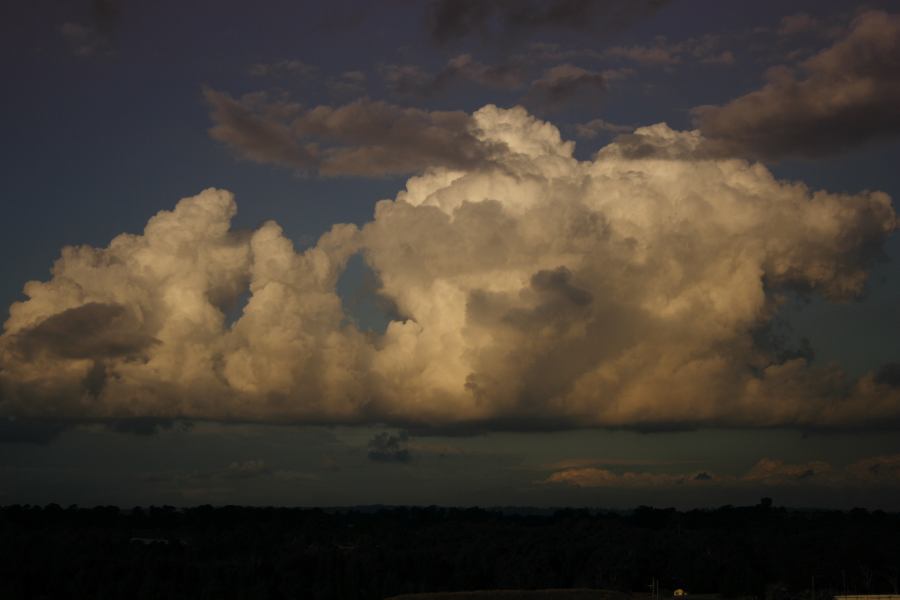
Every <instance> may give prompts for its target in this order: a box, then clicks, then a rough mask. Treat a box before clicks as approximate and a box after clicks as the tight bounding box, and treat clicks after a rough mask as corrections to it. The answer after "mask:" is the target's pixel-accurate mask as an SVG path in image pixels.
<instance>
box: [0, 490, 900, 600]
mask: <svg viewBox="0 0 900 600" xmlns="http://www.w3.org/2000/svg"><path fill="white" fill-rule="evenodd" d="M898 570H900V515H898V514H893V513H890V514H888V513H884V512H880V511H874V512H869V511H866V510H863V509H854V510H852V511H849V512H838V511H797V510H785V509H782V508H774V507H772V506H771V503H770V502H768V501H765V500H764V501H763V502H762V503H760V505H758V506H754V507H730V506H729V507H722V508H718V509H715V510H694V511H688V512H678V511H675V510H674V509H653V508H647V507H640V508H638V509H636V510H634V511H628V512H606V511H596V510H581V509H566V510H559V511H556V512H547V513H546V514H541V513H539V512H536V511H535V512H532V513H530V514H529V513H527V512H520V513H513V512H511V511H492V510H482V509H455V508H438V507H429V508H382V509H378V510H372V509H369V510H320V509H292V508H244V507H234V506H229V507H223V508H214V507H211V506H200V507H196V508H189V509H176V508H173V507H150V508H136V509H129V510H120V509H119V508H116V507H98V508H78V507H69V508H62V507H59V506H56V505H49V506H45V507H37V506H8V507H5V508H0V598H4V599H7V598H9V599H14V598H54V599H56V598H91V599H92V600H101V599H120V598H129V599H145V598H146V599H150V598H154V599H155V598H165V599H177V598H191V599H202V598H210V599H213V598H215V599H217V600H220V599H232V598H235V599H237V598H271V599H276V598H311V599H320V598H321V599H329V600H331V599H343V598H347V599H357V598H358V599H380V598H384V597H387V596H391V595H396V594H401V593H412V592H432V591H453V590H474V589H500V588H518V589H536V588H605V589H611V590H621V591H632V592H641V593H644V592H646V590H647V589H648V588H647V586H648V584H649V583H650V581H651V579H654V578H655V579H657V580H658V581H659V582H660V586H661V587H662V589H664V590H666V589H669V590H671V589H674V588H675V587H684V588H685V589H687V590H688V591H689V592H692V593H693V592H696V593H719V594H722V595H724V596H730V597H739V596H755V597H757V598H760V599H762V598H766V599H769V600H790V599H793V598H796V599H798V600H799V599H804V600H808V599H812V600H816V599H818V600H825V599H826V598H830V596H831V595H833V594H837V593H843V592H850V593H885V592H889V593H896V592H897V586H898V575H900V573H898ZM663 597H665V596H663Z"/></svg>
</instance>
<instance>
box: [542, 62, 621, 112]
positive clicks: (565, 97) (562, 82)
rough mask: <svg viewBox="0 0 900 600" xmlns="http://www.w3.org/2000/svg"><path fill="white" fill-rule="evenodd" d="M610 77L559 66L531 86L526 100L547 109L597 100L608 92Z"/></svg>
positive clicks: (576, 68)
mask: <svg viewBox="0 0 900 600" xmlns="http://www.w3.org/2000/svg"><path fill="white" fill-rule="evenodd" d="M617 73H618V72H617ZM609 75H610V74H607V73H599V72H597V71H589V70H587V69H583V68H581V67H577V66H575V65H571V64H562V65H557V66H555V67H551V68H550V69H547V70H546V71H544V73H543V75H542V76H541V78H540V79H537V80H535V81H534V82H533V83H532V84H531V89H530V90H529V92H528V97H527V98H526V100H527V101H528V102H529V103H531V104H537V105H539V106H541V107H543V108H546V109H557V108H560V107H562V106H564V105H565V104H567V103H569V102H572V101H574V100H577V99H583V98H586V97H588V96H589V97H592V98H595V97H596V95H597V94H599V93H603V92H605V91H606V89H607V80H608V76H609ZM613 77H615V75H613Z"/></svg>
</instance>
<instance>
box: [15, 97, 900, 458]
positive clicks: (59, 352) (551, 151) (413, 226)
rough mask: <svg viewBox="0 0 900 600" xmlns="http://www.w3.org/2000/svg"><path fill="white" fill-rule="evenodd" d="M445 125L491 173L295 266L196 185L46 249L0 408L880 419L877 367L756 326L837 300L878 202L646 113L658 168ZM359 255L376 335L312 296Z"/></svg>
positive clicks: (831, 422) (867, 258)
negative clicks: (789, 298)
mask: <svg viewBox="0 0 900 600" xmlns="http://www.w3.org/2000/svg"><path fill="white" fill-rule="evenodd" d="M226 100H227V101H228V102H237V101H235V100H233V99H230V98H226ZM350 106H353V105H350ZM358 108H359V110H363V111H366V110H368V109H369V108H370V107H369V105H368V104H366V103H362V104H360V105H359V106H358ZM317 110H318V109H313V110H311V111H300V114H303V115H314V116H304V117H302V118H301V122H302V125H300V126H297V127H298V128H302V127H306V128H308V129H304V130H303V131H317V130H315V129H314V127H322V128H325V129H326V130H328V131H341V132H343V131H350V128H351V125H349V123H353V122H354V121H353V119H352V118H351V116H350V115H347V116H340V117H334V118H335V119H337V121H338V122H337V123H332V121H331V120H330V119H331V118H332V117H331V115H333V114H334V112H335V111H334V109H324V110H322V111H321V114H320V113H317V112H316V111H317ZM353 110H356V109H353ZM372 110H374V111H375V112H376V113H377V112H379V111H385V112H384V113H383V114H386V115H395V114H397V113H396V112H395V111H396V110H397V109H395V108H391V107H385V106H384V105H379V106H378V107H375V108H373V109H372ZM351 112H352V111H351ZM429 114H430V115H431V117H429V116H428V115H429ZM453 115H454V116H453V117H452V119H456V118H457V116H455V115H456V113H453ZM398 117H399V118H401V120H402V119H403V118H410V119H413V120H417V119H424V120H425V121H426V122H428V119H429V118H434V119H437V117H434V115H433V113H414V114H413V116H410V115H409V114H407V113H406V112H404V111H401V112H400V113H399V115H398ZM462 117H464V118H462ZM462 117H459V119H460V123H464V124H465V126H466V127H467V129H466V130H465V133H464V138H463V139H469V138H472V140H473V141H472V142H471V143H472V144H473V146H474V147H477V148H486V147H487V148H492V152H493V154H492V155H491V160H490V161H473V162H471V163H470V162H468V161H458V162H456V163H454V165H453V166H448V165H447V164H446V162H447V161H444V160H442V158H433V156H434V155H433V154H432V155H429V156H426V157H423V158H421V159H420V160H421V161H422V162H425V161H429V160H433V161H434V162H435V163H436V164H435V166H432V167H430V168H428V169H426V170H425V171H424V172H422V173H421V174H419V175H416V176H414V177H412V178H410V179H409V180H408V182H407V184H406V187H405V189H404V190H403V191H401V192H400V193H398V194H397V196H396V198H394V199H393V200H383V201H381V202H379V203H378V204H377V205H376V207H375V214H374V218H373V220H372V221H371V222H369V223H367V224H365V225H364V226H363V227H361V228H360V227H356V226H354V225H335V226H334V227H333V228H332V230H331V231H329V232H328V233H326V234H325V235H323V236H322V237H321V239H319V241H318V242H317V243H316V244H315V245H314V246H313V247H311V248H309V249H307V250H305V251H303V252H297V251H296V250H295V249H294V247H293V244H292V243H291V241H290V240H289V239H287V238H286V237H285V236H284V234H283V232H282V231H281V229H280V227H279V226H278V225H277V224H275V223H273V222H269V223H265V224H263V225H261V226H260V227H259V228H257V229H254V230H251V231H240V230H233V229H232V228H231V227H230V222H231V219H232V217H233V216H234V214H235V211H236V203H235V201H234V198H233V197H232V195H231V194H230V193H228V192H226V191H222V190H214V189H210V190H206V191H204V192H202V193H201V194H199V195H197V196H194V197H191V198H186V199H183V200H181V201H180V202H179V203H178V204H177V205H176V207H175V208H174V210H167V211H161V212H160V213H159V214H157V215H156V216H154V217H153V218H152V219H150V221H149V222H148V224H147V226H146V228H145V229H144V231H143V233H141V234H123V235H120V236H118V237H116V238H115V239H113V240H112V242H111V243H110V244H109V246H107V247H105V248H93V247H89V246H80V247H67V248H65V249H64V250H63V252H62V255H61V256H60V258H59V259H58V260H57V261H56V263H55V264H54V266H53V269H52V273H51V275H52V276H51V278H50V279H49V280H48V281H44V282H37V281H32V282H28V283H27V284H26V285H25V289H24V293H25V296H26V297H27V299H26V300H25V301H23V302H17V303H15V304H13V306H12V307H11V308H10V317H9V319H8V321H7V322H6V324H5V329H4V333H3V335H2V337H0V416H13V415H14V416H17V417H21V418H32V419H40V418H52V419H54V420H56V421H65V420H67V419H69V420H91V419H93V420H99V421H109V420H120V419H128V418H136V417H144V418H147V417H152V418H158V419H186V420H203V419H206V420H219V421H251V422H272V423H363V422H365V423H382V424H389V425H392V426H396V427H401V428H403V429H405V430H412V431H416V432H419V433H421V432H425V431H428V430H429V428H432V429H435V430H442V431H450V430H453V429H454V428H458V429H461V430H466V428H468V429H469V430H473V429H477V428H480V429H487V428H505V429H514V428H518V429H540V428H544V429H546V428H559V427H569V426H578V427H583V426H601V427H630V428H638V429H652V428H660V427H662V428H672V427H691V426H698V425H705V426H716V425H721V426H754V427H759V426H802V427H848V426H852V427H855V426H866V425H869V424H873V423H874V424H878V425H879V426H885V425H886V426H896V425H897V423H898V417H900V387H898V386H896V385H894V378H893V376H892V375H891V373H893V371H892V370H891V369H887V370H882V371H878V372H870V373H868V374H866V375H864V376H862V377H861V378H859V379H856V380H852V379H850V378H848V377H847V376H846V375H845V374H844V373H843V372H842V371H841V370H840V369H839V368H838V367H836V366H834V365H830V366H816V365H814V364H812V363H810V362H809V360H808V355H806V354H804V353H793V354H792V353H787V354H785V353H783V352H782V350H783V349H778V348H775V347H773V345H772V344H769V343H762V342H760V335H759V331H760V330H761V329H763V328H765V327H766V326H767V324H769V323H771V322H772V320H773V318H774V316H775V314H776V313H777V310H778V307H779V305H780V303H781V302H782V300H783V298H784V295H785V294H786V293H787V292H788V291H790V292H791V293H794V292H795V291H797V290H800V291H801V292H802V293H806V294H817V295H821V296H823V297H824V298H826V299H829V300H840V301H844V300H849V299H852V298H854V297H855V296H856V295H858V294H859V293H861V291H862V290H863V287H864V284H865V281H866V278H867V269H868V268H869V266H870V265H871V263H872V262H873V261H874V260H875V259H877V258H878V256H879V254H878V253H879V249H880V247H881V246H882V244H883V243H884V241H885V240H886V239H887V237H888V236H889V235H891V234H892V232H893V231H894V230H895V227H896V223H897V222H896V217H895V214H894V211H893V209H892V207H891V202H890V198H889V197H888V196H887V195H886V194H884V193H881V192H863V193H859V194H833V193H829V192H826V191H812V190H810V189H808V188H807V187H806V186H805V185H803V184H802V183H792V182H786V181H780V180H778V179H776V178H775V177H773V175H772V174H771V173H770V172H769V171H768V170H767V169H766V168H765V167H764V166H763V165H761V164H753V163H749V162H747V161H744V160H738V159H717V158H698V157H697V156H696V155H695V154H693V152H694V149H695V147H696V146H698V145H702V143H703V138H702V135H701V134H700V133H698V132H678V131H673V130H672V129H670V128H668V127H667V126H665V125H663V124H659V125H654V126H651V127H646V128H640V129H638V130H636V131H635V133H634V135H635V136H638V137H640V138H641V140H642V142H641V143H643V144H645V145H648V146H650V147H652V148H658V149H662V150H664V151H665V154H666V155H665V156H664V157H660V156H658V153H649V154H646V155H641V154H640V153H637V154H635V153H634V152H631V151H630V150H629V149H628V147H627V144H625V145H623V143H622V142H619V141H614V142H613V143H611V144H609V145H607V146H605V147H604V148H602V149H601V150H600V151H599V152H598V153H597V154H596V156H595V157H594V158H593V159H592V160H587V161H579V160H577V159H576V158H575V157H574V156H573V151H574V144H573V143H572V142H570V141H565V140H563V139H562V138H561V136H560V133H559V131H558V130H557V128H556V127H554V126H553V125H551V124H550V123H547V122H543V121H540V120H538V119H536V118H534V117H533V116H531V115H529V114H528V113H527V112H526V111H525V110H524V109H522V108H513V109H508V110H505V109H500V108H497V107H494V106H486V107H484V108H482V109H480V110H478V111H476V112H475V113H474V114H473V115H462ZM447 118H451V117H447ZM320 123H323V124H322V125H319V124H320ZM345 127H346V128H347V129H344V128H345ZM398 127H399V129H400V130H401V131H403V130H404V125H402V124H401V125H400V126H398ZM328 128H332V129H328ZM369 131H374V129H370V130H369ZM292 135H293V134H292ZM347 135H348V136H349V135H351V134H350V133H347ZM352 135H353V136H356V137H354V139H365V140H371V142H370V143H371V144H373V145H374V144H376V143H379V144H382V142H381V141H379V140H377V139H376V137H377V136H376V135H375V133H371V136H372V137H366V136H369V135H370V134H369V133H362V132H360V131H358V129H353V133H352ZM386 135H388V137H389V136H390V134H386ZM403 135H406V134H405V133H404V134H403ZM409 135H413V134H409ZM415 135H418V134H415ZM359 136H363V137H362V138H360V137H359ZM416 139H421V138H416ZM384 143H385V144H386V143H388V142H384ZM379 147H380V148H386V147H387V146H385V145H384V144H382V145H381V146H379ZM363 148H368V147H367V146H363ZM343 151H344V150H343V149H342V150H341V152H343ZM454 151H456V150H454ZM346 152H348V153H351V152H352V150H350V149H349V148H348V149H347V150H346ZM326 157H327V158H326V162H327V161H332V162H330V163H327V164H329V168H330V169H332V172H334V170H335V169H336V168H337V167H336V165H337V164H338V162H339V161H338V159H336V158H334V157H331V156H328V155H326ZM345 158H347V159H349V158H350V157H349V155H348V156H347V157H345ZM342 159H343V158H342ZM410 160H411V159H410ZM323 164H325V163H323ZM421 164H422V163H417V165H419V166H421ZM357 254H361V255H362V256H363V257H364V259H365V261H366V263H367V264H368V266H369V267H370V268H371V269H372V271H373V272H374V274H375V275H376V276H377V277H378V280H379V281H380V282H381V287H380V289H379V294H381V295H383V296H384V297H385V299H386V301H389V302H390V304H391V305H392V306H393V307H395V308H396V310H395V311H394V316H393V317H392V320H391V321H390V322H389V324H388V325H387V328H386V330H385V331H384V332H383V333H373V332H364V331H360V330H359V329H358V328H357V327H356V326H355V325H354V323H353V320H352V319H350V318H348V316H347V315H346V314H345V313H344V308H343V306H342V301H341V298H340V297H339V296H338V294H337V292H336V291H335V290H336V284H337V281H338V279H339V278H340V276H341V273H342V272H343V270H344V269H345V266H346V263H347V261H348V260H349V258H350V257H352V256H355V255H357ZM245 294H246V295H248V296H249V300H248V301H247V304H246V306H245V307H244V308H243V311H242V313H241V315H240V316H239V318H237V320H235V321H234V322H233V323H230V322H229V320H228V319H226V316H225V314H226V311H227V310H229V307H231V306H233V305H234V303H235V301H236V299H237V298H239V297H241V296H242V295H245ZM67 340H68V342H67ZM707 474H709V473H707Z"/></svg>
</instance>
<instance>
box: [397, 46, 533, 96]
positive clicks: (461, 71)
mask: <svg viewBox="0 0 900 600" xmlns="http://www.w3.org/2000/svg"><path fill="white" fill-rule="evenodd" d="M381 73H382V76H383V78H384V80H385V83H386V84H387V86H388V88H389V89H390V90H391V91H392V92H394V93H395V94H399V95H414V96H429V95H432V94H436V93H438V92H441V91H443V90H445V89H447V88H448V87H450V86H451V85H453V84H456V83H459V82H470V83H474V84H476V85H480V86H483V87H487V88H492V89H498V90H514V89H517V88H520V87H522V86H523V85H524V83H525V75H526V73H525V69H523V68H522V67H521V66H520V65H517V64H499V65H488V64H485V63H482V62H479V61H478V60H476V59H474V58H473V57H472V55H471V54H460V55H459V56H455V57H453V58H451V59H450V60H449V61H447V64H446V65H445V66H444V67H443V68H442V69H441V70H440V71H438V72H436V73H429V72H427V71H425V70H424V69H422V68H421V67H418V66H415V65H385V66H383V67H382V68H381Z"/></svg>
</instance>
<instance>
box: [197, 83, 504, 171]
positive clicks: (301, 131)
mask: <svg viewBox="0 0 900 600" xmlns="http://www.w3.org/2000/svg"><path fill="white" fill-rule="evenodd" d="M204 95H205V97H206V101H207V103H208V104H209V107H210V110H211V113H210V116H211V117H212V120H213V127H212V128H211V129H210V136H211V137H212V138H213V139H215V140H217V141H220V142H222V143H224V144H225V145H226V146H228V147H229V148H230V149H231V150H232V151H233V152H234V153H235V154H237V155H238V156H240V157H241V158H246V159H248V160H252V161H255V162H260V163H271V164H276V165H280V166H285V167H290V168H293V169H295V170H297V171H302V172H315V173H319V174H321V175H326V176H339V175H355V176H383V175H394V174H402V173H413V172H417V171H422V170H424V169H426V168H427V167H433V166H444V167H450V168H472V167H474V166H476V165H483V164H486V163H487V162H489V161H490V158H491V155H492V154H493V153H494V152H495V151H496V148H495V146H496V145H492V144H490V143H488V142H487V141H485V140H484V139H482V138H479V137H478V136H477V135H476V131H475V123H474V122H473V121H472V118H471V117H470V116H469V115H467V114H466V113H464V112H460V111H426V110H422V109H418V108H405V107H401V106H396V105H393V104H388V103H385V102H379V101H373V100H369V99H366V98H363V99H360V100H356V101H354V102H351V103H350V104H345V105H343V106H337V107H333V106H317V107H315V108H309V109H306V108H303V107H301V106H300V105H297V104H294V103H290V102H288V101H285V100H277V99H271V98H269V97H268V96H267V95H265V94H250V95H246V96H243V97H241V98H233V97H232V96H230V95H228V94H226V93H224V92H219V91H215V90H212V89H208V88H207V89H205V90H204Z"/></svg>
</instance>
